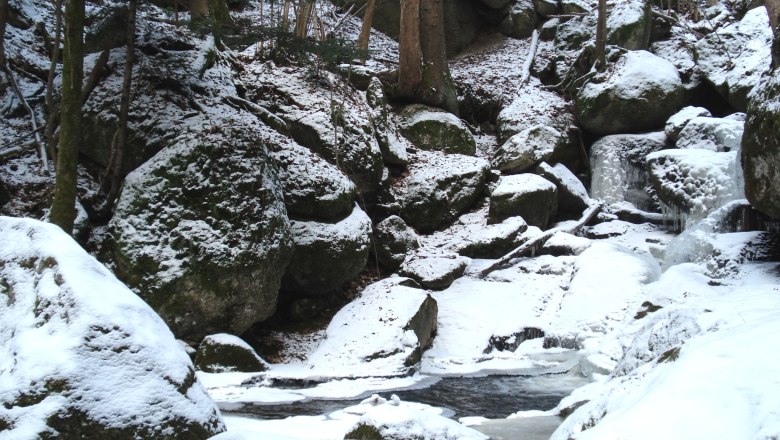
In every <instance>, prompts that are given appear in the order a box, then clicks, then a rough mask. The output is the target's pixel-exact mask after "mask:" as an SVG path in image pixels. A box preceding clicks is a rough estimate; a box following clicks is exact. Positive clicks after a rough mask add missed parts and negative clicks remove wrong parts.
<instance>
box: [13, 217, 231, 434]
mask: <svg viewBox="0 0 780 440" xmlns="http://www.w3.org/2000/svg"><path fill="white" fill-rule="evenodd" d="M0 315H1V316H2V319H0V426H2V428H1V429H2V437H4V438H9V439H10V438H46V437H60V436H62V437H70V436H73V435H77V436H78V438H83V439H95V440H97V439H105V438H118V439H131V438H162V437H164V438H171V439H177V438H181V439H185V438H186V439H206V438H209V437H211V436H212V435H215V434H217V433H219V432H221V431H224V429H225V427H224V425H223V422H222V418H221V416H220V414H219V410H218V409H217V407H216V405H214V403H213V402H212V401H211V399H210V398H209V396H208V395H207V394H206V391H205V390H204V389H203V387H202V386H201V384H200V383H199V382H198V380H197V377H196V376H195V370H194V369H193V367H192V362H191V361H190V359H189V357H188V356H187V353H185V352H184V350H183V349H182V347H181V346H180V345H179V343H178V342H177V341H176V339H175V338H174V336H173V334H172V333H171V331H170V330H169V329H168V327H166V325H165V323H163V321H162V320H161V319H160V317H159V316H157V314H155V313H154V311H153V310H152V309H151V308H150V307H149V306H148V305H147V304H146V303H145V302H144V301H143V300H141V299H140V298H138V297H137V296H136V295H135V294H133V292H131V291H130V290H129V289H128V288H127V287H125V286H124V285H123V284H122V283H121V282H119V281H118V280H117V279H116V278H115V277H114V275H112V274H111V272H109V271H108V270H107V269H106V268H105V267H104V266H103V265H101V264H100V263H98V262H97V261H96V260H95V259H94V258H92V257H91V256H89V255H88V254H87V253H86V252H85V251H84V250H83V249H81V247H80V246H79V245H78V244H77V243H76V242H75V241H74V240H73V239H72V238H71V237H70V236H68V235H67V234H65V233H64V232H63V231H62V230H61V229H60V228H59V227H57V226H54V225H51V224H47V223H42V222H38V221H36V220H31V219H15V218H9V217H0ZM76 433H77V434H76Z"/></svg>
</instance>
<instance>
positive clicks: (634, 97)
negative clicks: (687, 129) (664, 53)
mask: <svg viewBox="0 0 780 440" xmlns="http://www.w3.org/2000/svg"><path fill="white" fill-rule="evenodd" d="M683 98H684V90H683V86H682V82H681V81H680V75H679V74H678V73H677V69H675V67H674V66H673V65H672V64H671V63H670V62H668V61H666V60H664V59H662V58H659V57H657V56H655V55H653V54H651V53H650V52H646V51H643V50H641V51H632V52H628V53H626V54H623V55H622V56H621V57H620V58H619V59H618V61H617V62H616V63H615V64H614V66H611V71H608V72H607V73H605V74H603V75H597V76H596V77H594V78H593V79H591V81H589V82H588V83H586V84H585V85H584V86H583V87H582V88H580V90H579V92H578V93H577V96H576V108H577V119H578V120H579V121H580V123H581V124H582V126H583V127H584V128H585V129H586V130H588V131H590V132H592V133H597V134H612V133H635V132H641V131H648V130H652V129H655V128H659V127H662V126H663V125H664V123H665V122H666V120H667V119H668V118H669V116H671V115H673V114H674V113H675V112H676V111H677V110H679V109H680V107H681V106H682V104H683Z"/></svg>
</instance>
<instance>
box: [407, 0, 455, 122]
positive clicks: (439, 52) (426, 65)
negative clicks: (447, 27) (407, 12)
mask: <svg viewBox="0 0 780 440" xmlns="http://www.w3.org/2000/svg"><path fill="white" fill-rule="evenodd" d="M420 28H421V31H420V34H421V35H422V38H421V41H422V55H423V65H422V84H421V86H422V87H421V88H420V89H419V90H418V95H417V98H418V100H419V101H420V102H422V103H423V104H428V105H432V106H435V107H440V108H443V109H445V110H447V111H449V112H450V113H454V114H456V115H457V114H458V94H457V91H456V90H455V83H454V82H453V81H452V77H451V76H450V69H449V64H448V60H447V43H446V41H445V36H444V0H425V1H424V2H423V3H422V10H421V14H420Z"/></svg>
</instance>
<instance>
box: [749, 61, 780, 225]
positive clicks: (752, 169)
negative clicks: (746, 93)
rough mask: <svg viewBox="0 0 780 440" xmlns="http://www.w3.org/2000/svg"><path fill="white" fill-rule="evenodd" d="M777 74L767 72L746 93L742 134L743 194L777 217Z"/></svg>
mask: <svg viewBox="0 0 780 440" xmlns="http://www.w3.org/2000/svg"><path fill="white" fill-rule="evenodd" d="M779 76H780V75H778V69H775V70H774V74H771V75H767V76H765V77H764V78H763V80H762V81H761V83H759V85H758V86H756V89H755V90H754V92H753V93H752V94H751V95H750V100H749V105H748V112H747V120H746V121H745V132H744V134H743V136H742V169H743V172H744V174H745V195H746V196H747V199H748V200H749V201H750V203H751V204H752V205H753V206H755V207H756V208H757V209H758V210H759V211H761V212H763V213H765V214H767V215H769V216H771V217H773V218H780V168H778V164H779V163H780V135H779V133H780V108H779V107H778V105H777V103H778V101H780V78H779Z"/></svg>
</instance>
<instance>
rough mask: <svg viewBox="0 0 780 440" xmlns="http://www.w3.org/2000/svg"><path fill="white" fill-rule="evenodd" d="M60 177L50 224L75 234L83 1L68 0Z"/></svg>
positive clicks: (56, 182) (63, 71)
mask: <svg viewBox="0 0 780 440" xmlns="http://www.w3.org/2000/svg"><path fill="white" fill-rule="evenodd" d="M64 47H65V50H64V53H63V64H62V100H61V104H60V108H61V122H60V138H59V155H58V158H57V177H56V179H55V184H54V201H53V202H52V206H51V213H50V218H51V222H52V223H54V224H56V225H58V226H59V227H61V228H62V229H63V230H64V231H65V232H67V233H68V234H71V233H72V232H73V222H74V220H75V218H76V177H77V169H78V155H79V142H80V135H81V82H82V81H83V78H84V0H65V39H64Z"/></svg>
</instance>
